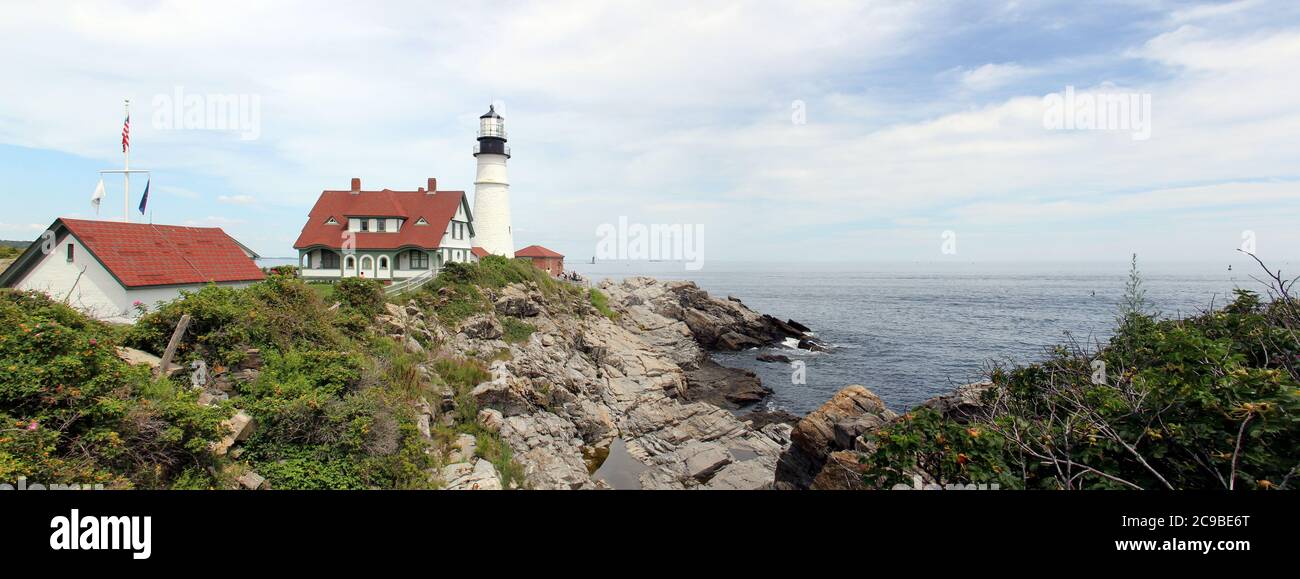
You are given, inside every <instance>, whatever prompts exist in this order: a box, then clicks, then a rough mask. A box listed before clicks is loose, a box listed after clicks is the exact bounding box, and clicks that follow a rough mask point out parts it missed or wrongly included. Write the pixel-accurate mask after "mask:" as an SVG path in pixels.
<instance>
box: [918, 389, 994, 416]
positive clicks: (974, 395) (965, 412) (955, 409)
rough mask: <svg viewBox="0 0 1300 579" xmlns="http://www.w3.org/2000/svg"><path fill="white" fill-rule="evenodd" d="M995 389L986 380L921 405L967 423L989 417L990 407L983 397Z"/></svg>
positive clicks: (936, 397)
mask: <svg viewBox="0 0 1300 579" xmlns="http://www.w3.org/2000/svg"><path fill="white" fill-rule="evenodd" d="M992 387H993V382H990V381H988V380H985V381H983V382H975V383H972V384H965V385H962V386H958V387H957V388H956V389H955V390H953V391H952V393H950V394H941V395H939V396H935V397H934V398H931V399H929V400H926V401H925V402H922V403H921V406H922V407H926V408H933V409H935V410H937V411H939V414H942V415H943V416H944V417H945V418H949V419H951V420H954V421H957V422H960V423H963V424H965V423H967V422H969V421H970V420H971V419H973V418H980V417H983V416H986V415H988V410H989V409H988V405H987V404H986V403H985V402H984V400H983V396H984V393H985V392H988V390H989V389H990V388H992Z"/></svg>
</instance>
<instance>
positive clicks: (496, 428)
mask: <svg viewBox="0 0 1300 579" xmlns="http://www.w3.org/2000/svg"><path fill="white" fill-rule="evenodd" d="M504 420H505V416H503V415H502V414H501V411H499V410H493V409H491V408H484V409H482V410H480V411H478V424H479V426H482V427H483V428H486V429H488V430H490V431H492V432H500V431H501V425H502V424H503V422H504Z"/></svg>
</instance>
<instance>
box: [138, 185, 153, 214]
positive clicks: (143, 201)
mask: <svg viewBox="0 0 1300 579" xmlns="http://www.w3.org/2000/svg"><path fill="white" fill-rule="evenodd" d="M152 180H153V179H150V180H149V181H145V182H144V197H141V198H140V215H144V206H145V204H146V203H148V202H149V182H150V181H152Z"/></svg>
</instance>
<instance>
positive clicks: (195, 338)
mask: <svg viewBox="0 0 1300 579" xmlns="http://www.w3.org/2000/svg"><path fill="white" fill-rule="evenodd" d="M327 308H328V306H327V305H325V304H324V302H323V301H321V299H320V296H319V294H318V293H317V292H315V291H313V290H312V289H311V288H309V287H308V286H307V285H306V284H305V283H303V282H302V281H301V280H298V279H295V278H292V277H286V276H271V277H269V278H267V279H266V280H265V281H262V282H259V283H256V284H253V285H251V286H249V287H247V288H243V289H237V288H231V287H223V286H217V285H214V284H210V285H208V286H206V287H204V288H202V289H200V290H199V291H196V292H181V297H179V298H177V299H176V300H173V301H171V302H168V303H165V304H162V305H161V306H159V307H158V308H157V309H156V310H155V311H152V312H149V313H147V314H145V315H143V316H141V317H140V319H139V320H138V321H137V322H136V323H135V325H134V326H132V327H131V329H130V330H129V331H128V333H127V338H126V341H127V343H128V345H130V346H132V347H135V348H139V349H142V350H145V351H149V352H153V353H155V354H161V353H162V351H163V350H164V349H165V348H166V347H167V342H168V341H169V340H170V339H171V335H172V331H173V330H175V328H176V324H177V323H179V322H180V319H181V316H182V315H184V314H189V315H190V325H189V327H188V328H187V329H186V331H185V335H184V337H183V339H182V340H181V343H180V345H179V346H178V348H177V357H176V359H177V360H180V361H184V360H188V359H195V358H198V359H203V360H205V361H207V362H208V364H209V366H215V365H216V364H234V363H238V362H239V361H240V360H242V359H243V357H244V350H245V349H247V348H249V347H255V348H263V349H267V348H269V349H280V350H287V349H289V348H292V347H302V346H308V345H310V346H317V347H337V346H338V345H340V344H341V342H342V340H343V335H342V334H341V333H340V331H339V329H338V327H337V326H338V324H336V323H335V321H334V316H335V314H334V312H330V311H328V309H327Z"/></svg>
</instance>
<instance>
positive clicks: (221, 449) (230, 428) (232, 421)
mask: <svg viewBox="0 0 1300 579" xmlns="http://www.w3.org/2000/svg"><path fill="white" fill-rule="evenodd" d="M221 425H222V427H224V428H225V430H226V433H227V434H226V436H225V438H222V439H221V440H220V441H218V442H216V443H215V444H213V446H212V452H213V453H214V454H216V455H217V456H222V455H224V454H226V452H228V451H229V450H230V447H232V446H234V445H235V443H238V442H243V441H244V440H246V439H247V438H248V437H249V436H252V434H253V428H254V424H253V418H252V417H251V416H249V415H247V414H245V413H244V411H243V410H240V411H237V412H235V415H234V416H231V417H230V418H229V419H226V420H224V421H222V422H221Z"/></svg>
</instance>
